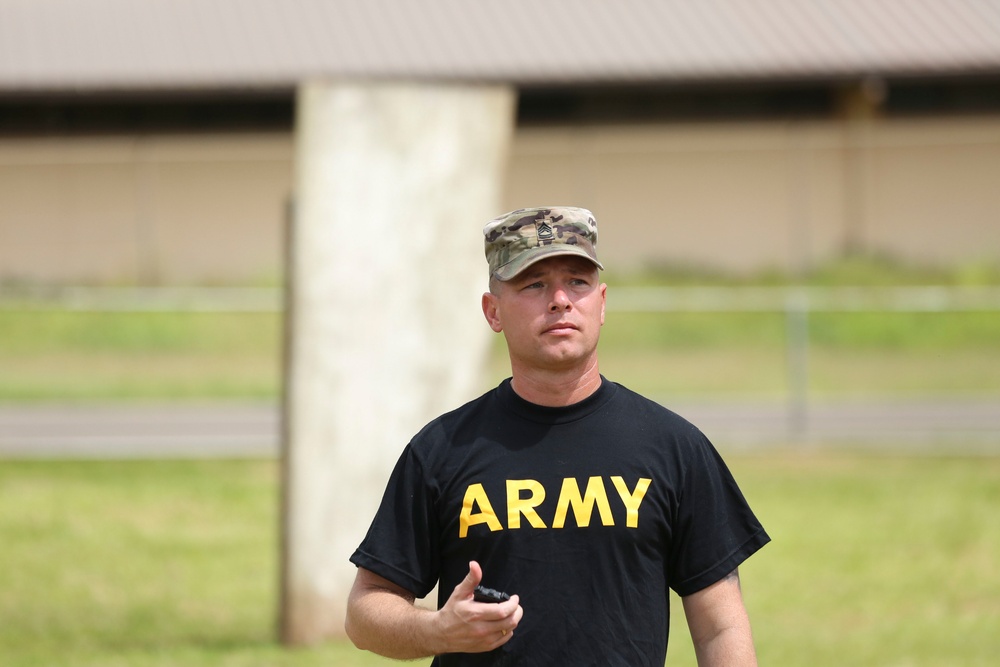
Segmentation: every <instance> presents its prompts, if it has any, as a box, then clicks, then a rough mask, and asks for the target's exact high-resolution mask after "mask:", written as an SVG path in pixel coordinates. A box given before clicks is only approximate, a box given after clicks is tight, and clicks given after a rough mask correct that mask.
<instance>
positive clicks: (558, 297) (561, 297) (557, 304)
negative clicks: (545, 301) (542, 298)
mask: <svg viewBox="0 0 1000 667" xmlns="http://www.w3.org/2000/svg"><path fill="white" fill-rule="evenodd" d="M569 307H570V300H569V296H568V295H567V294H566V290H564V289H563V288H561V287H557V288H556V289H555V290H554V291H553V292H552V300H551V301H550V302H549V311H550V312H553V313H556V312H559V311H560V310H569Z"/></svg>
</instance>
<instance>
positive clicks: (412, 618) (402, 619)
mask: <svg viewBox="0 0 1000 667" xmlns="http://www.w3.org/2000/svg"><path fill="white" fill-rule="evenodd" d="M433 624H434V612H433V611H431V610H429V609H422V608H420V607H416V606H414V605H413V602H412V600H407V599H406V598H404V597H401V596H400V595H398V594H396V593H394V592H391V591H388V590H368V591H364V592H352V594H351V599H350V602H349V603H348V607H347V622H346V623H345V626H344V628H345V630H346V631H347V635H348V637H350V639H351V641H352V642H354V645H355V646H357V647H358V648H360V649H363V650H366V651H371V652H372V653H377V654H378V655H381V656H385V657H387V658H394V659H396V660H415V659H418V658H426V657H429V656H432V655H435V654H436V653H439V652H440V649H439V647H437V646H436V645H435V640H434V632H433Z"/></svg>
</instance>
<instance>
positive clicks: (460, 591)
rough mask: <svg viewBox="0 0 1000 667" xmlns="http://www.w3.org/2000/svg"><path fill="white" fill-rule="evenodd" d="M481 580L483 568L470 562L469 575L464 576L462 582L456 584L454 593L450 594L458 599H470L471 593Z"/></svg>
mask: <svg viewBox="0 0 1000 667" xmlns="http://www.w3.org/2000/svg"><path fill="white" fill-rule="evenodd" d="M482 580H483V568H482V567H480V566H479V563H477V562H476V561H470V562H469V573H468V574H467V575H465V578H464V579H462V581H460V582H458V586H455V591H454V592H453V593H452V594H453V595H454V596H455V597H457V598H459V599H463V598H471V597H472V592H473V591H474V590H475V588H476V586H478V585H479V582H480V581H482Z"/></svg>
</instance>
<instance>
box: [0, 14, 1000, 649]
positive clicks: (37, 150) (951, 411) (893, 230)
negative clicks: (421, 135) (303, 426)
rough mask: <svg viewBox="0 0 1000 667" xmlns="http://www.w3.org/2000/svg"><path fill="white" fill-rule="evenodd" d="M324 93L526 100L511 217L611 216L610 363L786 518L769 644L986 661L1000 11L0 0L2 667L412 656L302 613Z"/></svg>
mask: <svg viewBox="0 0 1000 667" xmlns="http://www.w3.org/2000/svg"><path fill="white" fill-rule="evenodd" d="M313 79H333V80H338V79H343V80H351V81H373V82H379V81H406V82H413V83H414V84H417V85H419V84H420V83H429V84H439V83H441V82H445V83H449V82H456V83H470V82H471V83H487V84H491V85H495V84H501V85H508V86H511V87H512V88H513V89H514V90H515V91H516V93H517V107H516V123H515V127H514V132H513V137H512V141H511V143H510V146H509V154H508V164H507V169H506V175H505V182H504V185H503V190H502V191H503V196H502V199H503V202H502V206H501V209H502V210H510V209H513V208H517V207H521V206H534V205H544V204H553V205H558V204H563V205H576V206H584V207H587V208H590V209H591V210H593V211H594V212H595V214H596V216H597V219H598V221H599V223H600V230H601V232H600V233H601V237H600V252H601V256H602V260H603V261H604V264H605V266H607V267H608V271H607V273H606V282H608V283H609V285H610V288H609V319H608V326H607V327H606V328H605V331H604V335H603V338H602V343H601V345H602V370H603V371H604V374H605V375H607V376H608V377H610V378H612V379H614V380H616V381H619V382H621V383H623V384H625V385H627V386H629V387H631V388H633V389H636V390H638V391H640V392H642V393H645V394H646V395H648V396H650V397H652V398H654V399H656V400H658V401H661V402H662V403H664V404H665V405H667V406H668V407H671V408H672V409H675V410H677V411H678V412H680V413H681V414H683V415H685V416H687V417H688V418H690V419H691V420H692V421H694V422H695V423H696V424H698V425H699V426H701V427H702V429H703V430H704V431H705V432H706V433H707V434H708V435H709V437H710V438H711V439H712V440H713V441H714V442H715V443H716V445H717V446H718V447H719V448H720V449H721V450H722V451H723V453H724V454H726V455H727V459H729V460H731V461H732V466H733V468H734V469H735V470H736V471H737V473H738V475H737V476H738V477H739V478H740V479H741V481H743V480H744V479H745V480H746V481H745V485H746V487H747V488H746V489H745V490H746V492H747V495H748V497H749V498H750V500H751V502H752V504H753V505H754V506H755V509H758V513H759V514H760V515H761V517H762V519H763V520H764V523H765V525H766V526H768V528H769V530H771V532H772V535H774V536H775V537H776V541H775V543H774V545H773V546H770V547H768V549H767V550H765V551H764V552H762V553H761V555H760V556H758V557H756V558H755V559H754V562H752V563H749V564H748V568H749V569H750V574H748V575H747V577H749V579H748V582H749V586H750V587H751V588H752V589H757V588H758V587H759V590H751V591H749V592H748V599H749V601H748V605H749V606H750V607H751V616H752V618H753V620H754V622H755V630H756V632H757V634H758V637H759V639H758V644H759V652H760V654H761V656H762V661H765V662H770V663H772V664H789V665H790V664H804V663H807V662H808V663H810V664H845V663H847V664H872V665H875V664H879V665H881V664H898V665H904V664H905V665H938V664H940V665H946V664H947V665H953V664H969V665H972V664H976V665H979V664H982V665H986V664H992V663H990V662H989V661H990V660H992V659H993V658H994V656H995V655H996V652H997V650H998V649H1000V643H998V642H1000V640H998V639H997V637H996V633H995V628H996V627H998V623H1000V573H998V572H997V570H996V567H995V564H994V562H995V559H996V556H997V554H998V553H1000V529H998V527H997V525H996V522H995V521H994V520H993V516H994V514H995V511H996V510H997V509H1000V458H998V456H997V455H998V454H1000V187H998V184H1000V2H997V1H996V0H959V1H949V2H944V1H943V0H942V1H934V0H922V1H919V2H902V1H901V0H892V1H886V2H879V3H867V4H862V3H857V2H851V1H849V0H825V1H823V2H815V3H808V4H804V3H795V2H791V1H790V0H771V1H768V2H748V1H746V0H710V1H706V2H699V3H686V2H680V1H679V0H674V1H665V2H652V1H641V0H627V1H625V2H619V3H615V4H614V5H611V4H610V3H604V2H597V1H589V2H586V1H581V2H560V1H552V2H549V1H543V0H538V1H535V2H528V1H527V0H511V1H509V2H505V3H463V2H459V1H458V0H441V1H437V2H434V1H430V0H427V1H421V2H414V1H411V2H399V1H393V0H371V1H368V2H362V1H360V0H355V1H347V0H331V1H322V0H307V1H302V2H297V3H281V2H278V1H277V0H252V1H244V2H236V1H235V0H201V1H198V2H195V1H193V0H185V1H180V2H176V1H175V2H167V1H165V0H147V1H145V2H142V3H136V2H127V1H125V0H86V1H84V0H73V1H70V0H0V457H2V458H0V598H2V599H0V655H7V656H10V658H9V661H8V659H7V658H5V659H4V660H3V662H4V664H11V665H35V664H38V665H43V664H67V665H69V664H72V665H77V664H80V665H84V664H87V665H89V664H93V665H98V664H100V665H109V664H128V665H132V664H136V665H146V664H150V665H152V664H157V665H160V664H202V663H203V664H227V665H228V664H240V665H242V664H247V665H249V664H260V665H265V664H289V665H300V664H301V665H306V664H314V663H315V664H319V663H320V662H323V663H324V664H344V665H354V664H358V665H361V664H382V663H381V662H378V661H377V660H371V659H369V658H367V656H365V655H363V654H360V653H357V652H355V651H353V650H352V649H350V648H349V647H348V646H347V645H346V644H340V643H337V642H333V643H331V644H330V645H328V646H323V647H319V648H316V649H313V650H311V651H303V652H293V653H289V652H286V651H284V650H282V649H281V648H280V647H279V646H278V645H277V644H276V642H275V640H274V637H273V634H274V633H273V628H272V626H273V616H274V605H275V597H276V592H275V589H276V582H277V567H278V565H277V554H276V551H277V546H276V542H277V536H276V533H277V527H278V522H279V519H278V516H277V513H278V507H277V496H278V494H279V488H278V487H279V472H278V470H277V464H276V457H277V455H278V451H279V421H280V419H279V412H280V411H279V406H280V399H281V392H282V349H283V348H282V345H283V312H284V301H285V299H284V289H285V278H284V276H285V272H286V270H287V267H286V265H285V257H286V254H285V230H286V226H287V224H288V223H289V220H290V219H291V218H292V217H293V211H294V200H295V193H294V192H293V184H294V180H295V174H294V168H295V155H294V145H295V142H294V137H295V113H296V109H295V104H296V90H297V87H298V85H299V84H300V83H301V82H303V81H307V80H313ZM498 212H499V211H498ZM482 222H484V221H477V220H471V221H470V225H472V228H473V229H474V231H475V232H476V233H478V228H479V227H478V226H479V225H481V223H482ZM484 287H485V285H484ZM506 373H507V367H506V356H505V353H504V350H503V347H502V344H501V342H499V341H498V343H497V345H496V346H495V349H494V350H493V352H492V356H491V358H490V360H489V363H488V365H487V368H486V369H485V370H484V372H483V381H482V388H483V390H486V389H488V388H489V387H491V386H493V385H494V384H495V383H496V382H497V381H498V380H499V379H501V378H503V377H505V376H506ZM470 398H471V397H470ZM730 457H731V459H730ZM772 526H773V529H772ZM757 561H759V563H758V562H757ZM754 577H756V578H757V582H759V583H754ZM810 585H813V586H815V589H814V590H813V589H810ZM755 595H758V596H759V597H757V598H756V602H755V601H754V600H755V598H754V596H755ZM960 640H961V641H960ZM690 654H691V652H690V648H689V647H687V646H686V638H685V636H684V633H683V628H681V629H680V630H679V631H678V632H676V633H675V635H674V642H673V644H672V646H671V654H670V655H671V659H670V660H668V664H671V662H672V661H674V662H673V664H685V660H687V661H688V663H687V664H690ZM804 656H808V657H804ZM764 658H767V659H766V660H764Z"/></svg>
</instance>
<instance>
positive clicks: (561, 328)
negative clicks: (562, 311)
mask: <svg viewBox="0 0 1000 667" xmlns="http://www.w3.org/2000/svg"><path fill="white" fill-rule="evenodd" d="M576 330H577V329H576V325H575V324H571V323H569V322H557V323H555V324H553V325H552V326H550V327H548V328H547V329H545V331H543V332H542V333H547V334H556V335H565V334H569V333H572V332H574V331H576Z"/></svg>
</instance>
